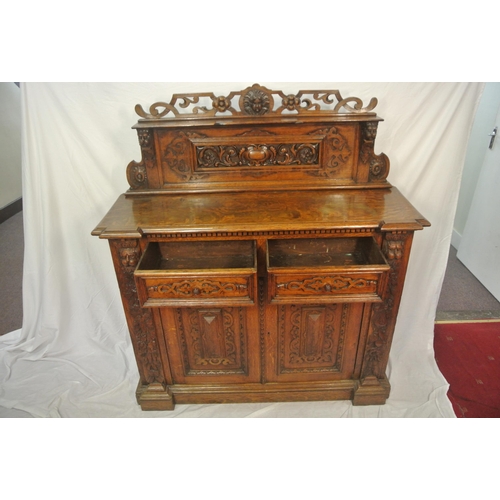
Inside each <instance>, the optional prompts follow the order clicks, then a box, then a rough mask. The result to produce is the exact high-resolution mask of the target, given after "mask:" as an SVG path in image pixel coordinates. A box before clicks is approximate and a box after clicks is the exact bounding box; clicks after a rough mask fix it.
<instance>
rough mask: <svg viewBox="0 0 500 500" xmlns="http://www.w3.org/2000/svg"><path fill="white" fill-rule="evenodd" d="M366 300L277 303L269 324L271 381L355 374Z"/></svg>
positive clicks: (320, 378) (323, 379) (330, 378)
mask: <svg viewBox="0 0 500 500" xmlns="http://www.w3.org/2000/svg"><path fill="white" fill-rule="evenodd" d="M364 307H365V306H364V304H363V303H338V304H318V305H310V304H306V305H280V306H276V308H275V309H276V313H277V314H276V317H275V318H276V321H273V324H272V325H269V326H270V328H269V333H268V348H269V350H270V351H271V352H273V353H274V355H273V356H269V358H268V359H269V360H270V362H269V363H268V364H267V366H266V368H267V369H266V378H267V380H268V381H275V382H278V381H279V382H292V381H297V382H299V381H313V380H318V381H326V380H340V379H346V378H347V379H348V378H350V377H352V375H353V372H354V365H355V360H356V350H357V345H358V342H359V337H360V330H361V324H362V317H363V310H364Z"/></svg>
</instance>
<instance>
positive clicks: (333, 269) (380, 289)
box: [267, 237, 390, 303]
mask: <svg viewBox="0 0 500 500" xmlns="http://www.w3.org/2000/svg"><path fill="white" fill-rule="evenodd" d="M389 269H390V267H389V265H388V264H387V262H386V260H385V258H384V256H383V255H382V252H381V251H380V248H379V247H378V246H377V244H376V242H375V240H374V239H373V238H371V237H361V238H355V237H352V238H327V239H322V238H320V239H314V238H311V239H296V240H280V239H278V240H268V242H267V271H268V277H269V280H268V287H269V288H268V292H269V298H270V300H271V302H278V303H301V302H314V303H318V302H320V303H321V302H332V301H335V302H380V301H381V300H382V297H383V295H384V290H385V286H386V281H387V274H388V271H389Z"/></svg>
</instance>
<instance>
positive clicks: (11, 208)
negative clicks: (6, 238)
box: [0, 198, 23, 224]
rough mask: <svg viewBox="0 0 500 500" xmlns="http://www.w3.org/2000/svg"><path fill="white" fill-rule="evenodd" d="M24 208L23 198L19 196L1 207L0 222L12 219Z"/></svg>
mask: <svg viewBox="0 0 500 500" xmlns="http://www.w3.org/2000/svg"><path fill="white" fill-rule="evenodd" d="M22 209H23V199H22V198H19V199H17V200H16V201H13V202H12V203H9V204H8V205H6V206H5V207H3V208H1V209H0V224H2V222H5V221H6V220H7V219H10V218H11V217H12V216H13V215H16V214H17V213H19V212H20V211H21V210H22Z"/></svg>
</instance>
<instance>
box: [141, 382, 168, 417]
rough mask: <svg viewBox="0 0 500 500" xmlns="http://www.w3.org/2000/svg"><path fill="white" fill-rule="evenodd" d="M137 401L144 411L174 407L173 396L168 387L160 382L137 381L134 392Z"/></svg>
mask: <svg viewBox="0 0 500 500" xmlns="http://www.w3.org/2000/svg"><path fill="white" fill-rule="evenodd" d="M135 395H136V398H137V403H138V404H140V405H141V409H142V410H145V411H148V410H149V411H163V410H173V409H174V408H175V402H174V398H173V397H172V393H171V392H170V390H169V389H168V388H165V387H164V386H163V385H162V384H158V383H154V384H149V385H143V384H141V383H140V382H139V385H138V387H137V390H136V392H135Z"/></svg>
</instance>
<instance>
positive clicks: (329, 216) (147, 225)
mask: <svg viewBox="0 0 500 500" xmlns="http://www.w3.org/2000/svg"><path fill="white" fill-rule="evenodd" d="M429 225H430V223H429V222H428V221H427V220H426V219H425V218H424V217H423V216H422V215H421V214H420V213H419V212H418V211H417V210H416V209H415V208H414V207H413V206H412V205H411V204H410V203H409V202H408V201H407V200H406V198H405V197H404V196H403V195H402V194H401V193H400V192H399V191H398V190H397V189H396V188H394V187H392V188H390V189H346V190H335V191H333V190H329V191H294V192H289V191H265V192H241V193H230V192H228V193H189V194H169V195H145V196H129V197H126V196H125V195H121V196H120V197H119V198H118V200H117V201H116V203H115V204H114V205H113V207H112V208H111V209H110V210H109V212H108V213H107V215H106V216H105V217H104V219H103V220H102V221H101V222H100V224H99V225H98V226H97V227H96V228H95V229H94V231H93V232H92V234H93V235H94V236H99V237H100V238H138V237H141V236H142V235H143V234H173V233H206V232H210V233H211V232H224V233H227V232H242V231H243V232H254V231H285V230H294V231H295V230H308V229H346V228H350V229H353V228H368V229H369V228H371V229H376V228H380V229H381V230H382V231H395V230H411V231H413V230H419V229H422V228H423V227H425V226H429Z"/></svg>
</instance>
